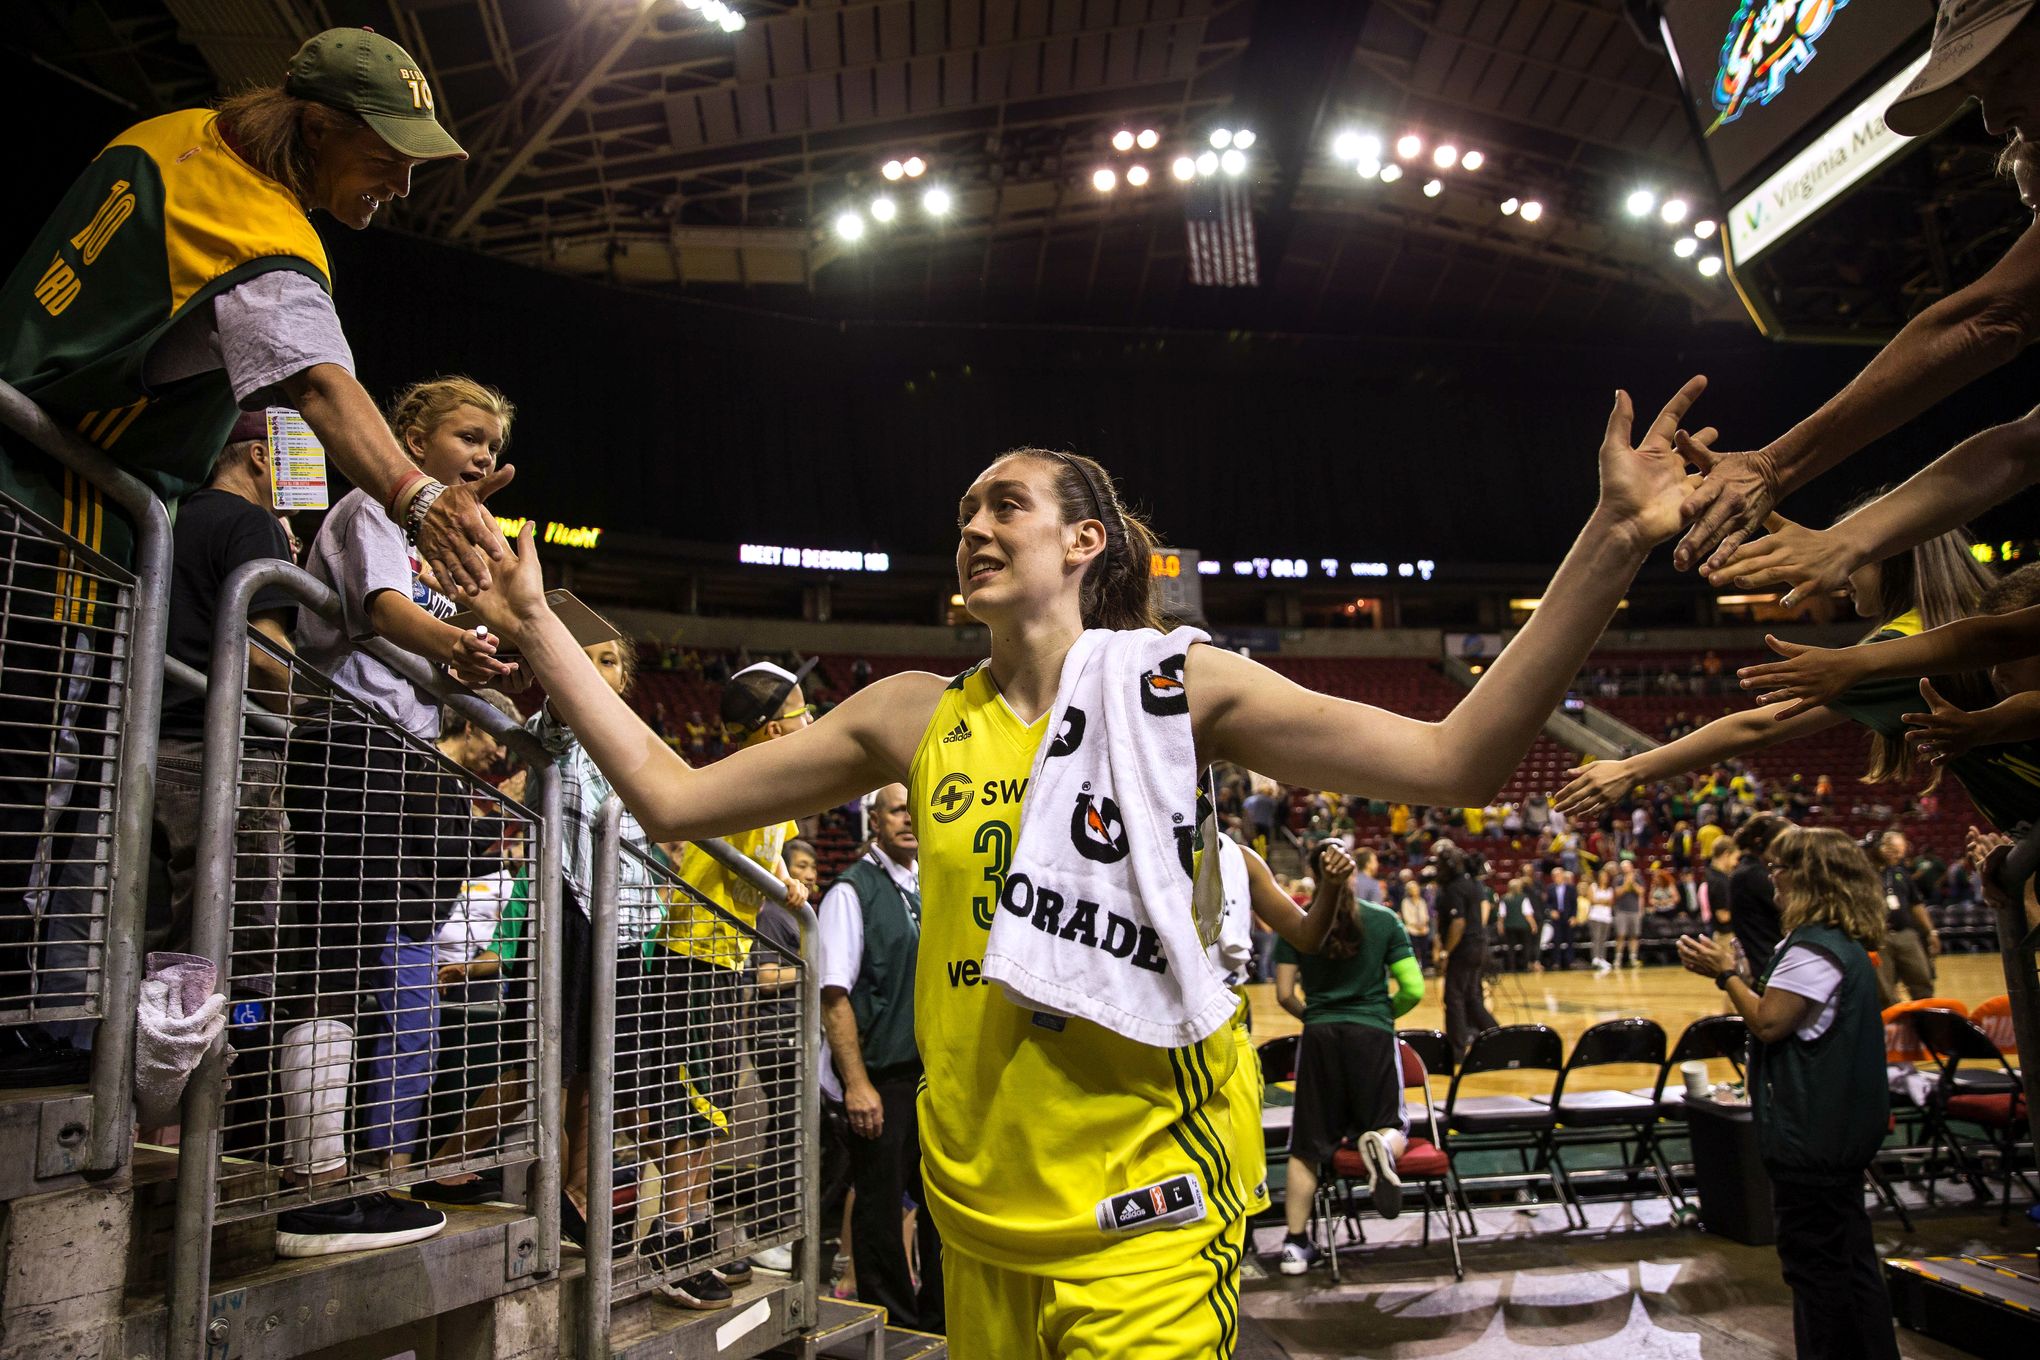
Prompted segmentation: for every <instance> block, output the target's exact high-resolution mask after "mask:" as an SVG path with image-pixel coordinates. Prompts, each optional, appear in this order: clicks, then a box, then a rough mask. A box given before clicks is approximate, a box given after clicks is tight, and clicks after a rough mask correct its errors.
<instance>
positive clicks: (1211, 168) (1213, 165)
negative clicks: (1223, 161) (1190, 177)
mask: <svg viewBox="0 0 2040 1360" xmlns="http://www.w3.org/2000/svg"><path fill="white" fill-rule="evenodd" d="M1197 173H1198V174H1200V175H1215V174H1217V173H1218V153H1217V152H1216V151H1207V152H1205V153H1204V154H1203V155H1201V156H1199V157H1198V158H1197Z"/></svg>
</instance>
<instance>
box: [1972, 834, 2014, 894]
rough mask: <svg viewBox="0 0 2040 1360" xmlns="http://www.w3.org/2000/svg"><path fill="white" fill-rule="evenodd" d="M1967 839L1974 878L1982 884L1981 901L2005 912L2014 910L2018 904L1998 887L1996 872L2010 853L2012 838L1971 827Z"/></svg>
mask: <svg viewBox="0 0 2040 1360" xmlns="http://www.w3.org/2000/svg"><path fill="white" fill-rule="evenodd" d="M1968 839H1969V862H1970V863H1971V864H1973V865H1975V866H1976V876H1977V878H1978V879H1979V880H1981V881H1982V883H1983V900H1984V901H1986V902H1988V903H1990V904H1991V905H1992V906H1994V907H1998V908H2001V909H2003V910H2006V911H2011V910H2015V909H2016V908H2017V905H2018V904H2017V903H2016V902H2014V901H2013V900H2012V899H2011V898H2010V897H2007V896H2006V895H2005V890H2004V889H2003V888H2001V887H1999V886H1998V871H1999V870H2000V869H2002V868H2004V867H2005V857H2006V856H2007V855H2009V854H2011V853H2012V844H2013V842H2012V838H2011V837H2010V836H2007V835H2005V834H2004V833H2003V832H2002V831H1980V830H1978V829H1977V828H1976V827H1973V826H1972V827H1970V828H1969V838H1968Z"/></svg>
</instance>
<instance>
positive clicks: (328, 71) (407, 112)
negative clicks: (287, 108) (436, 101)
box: [283, 28, 467, 161]
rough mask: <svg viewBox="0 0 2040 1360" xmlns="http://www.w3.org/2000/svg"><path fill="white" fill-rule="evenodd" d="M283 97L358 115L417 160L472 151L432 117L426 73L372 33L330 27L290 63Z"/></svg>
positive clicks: (407, 55)
mask: <svg viewBox="0 0 2040 1360" xmlns="http://www.w3.org/2000/svg"><path fill="white" fill-rule="evenodd" d="M283 89H284V93H286V94H292V95H296V96H297V97H298V98H300V99H309V100H312V101H313V102H314V103H319V104H324V105H327V106H328V107H330V108H336V109H343V110H345V111H346V112H348V113H352V114H357V115H359V116H360V118H361V120H362V121H363V122H364V123H367V124H368V125H369V127H371V128H373V129H374V130H375V134H376V135H377V136H378V137H381V138H382V139H383V140H384V141H386V142H388V143H389V144H390V145H391V146H392V147H393V148H395V149H396V150H397V151H398V152H400V153H402V154H403V155H406V156H410V157H412V158H413V159H414V160H421V161H436V160H445V159H447V158H448V157H453V156H457V157H459V158H460V159H461V160H466V159H467V152H465V151H463V150H462V149H461V145H460V143H459V142H456V141H455V140H453V137H452V136H451V134H449V133H448V132H447V130H446V129H445V128H443V127H441V126H439V120H438V119H437V118H435V117H434V116H433V113H432V87H431V86H430V85H428V84H426V82H425V68H424V67H422V66H420V65H419V64H418V63H417V61H415V60H414V59H413V58H412V56H411V54H410V53H409V52H406V51H405V50H404V49H403V48H401V47H399V46H397V45H396V44H395V43H393V42H391V41H390V40H389V39H388V38H385V37H383V36H382V35H381V34H380V33H377V32H376V31H375V30H374V29H372V28H329V29H327V30H326V31H325V32H324V33H319V34H315V35H314V36H312V37H310V38H307V39H306V40H305V45H304V46H303V47H300V48H299V49H298V50H297V54H296V55H295V56H293V57H292V58H291V59H290V68H289V70H288V71H287V72H286V73H285V75H284V78H283Z"/></svg>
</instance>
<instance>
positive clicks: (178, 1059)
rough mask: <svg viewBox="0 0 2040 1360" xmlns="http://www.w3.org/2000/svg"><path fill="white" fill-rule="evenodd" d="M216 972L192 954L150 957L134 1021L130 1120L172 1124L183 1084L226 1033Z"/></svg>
mask: <svg viewBox="0 0 2040 1360" xmlns="http://www.w3.org/2000/svg"><path fill="white" fill-rule="evenodd" d="M218 977H219V971H218V970H217V969H216V968H214V967H213V965H212V961H211V960H209V959H202V958H199V957H198V956H197V955H195V954H168V953H156V954H151V955H149V959H148V965H147V968H146V969H145V971H144V975H143V977H142V988H141V1001H140V1004H139V1006H138V1007H137V1009H136V1015H135V1021H136V1024H135V1117H136V1118H137V1119H138V1120H140V1122H141V1124H142V1125H143V1127H145V1128H146V1127H153V1126H155V1125H158V1124H169V1123H173V1122H175V1121H176V1119H177V1106H178V1103H179V1102H180V1101H181V1100H183V1098H184V1086H185V1083H186V1082H188V1081H190V1080H191V1074H192V1073H193V1072H194V1071H196V1070H197V1069H198V1065H199V1063H201V1062H203V1061H204V1060H205V1055H206V1053H207V1051H208V1050H209V1049H211V1048H212V1046H213V1045H214V1044H216V1043H218V1042H219V1041H220V1036H221V1035H222V1034H224V1033H226V1028H227V1016H226V1009H227V999H226V998H225V997H224V996H221V995H220V994H219V993H217V992H215V991H214V990H213V986H214V984H215V982H216V981H217V980H218Z"/></svg>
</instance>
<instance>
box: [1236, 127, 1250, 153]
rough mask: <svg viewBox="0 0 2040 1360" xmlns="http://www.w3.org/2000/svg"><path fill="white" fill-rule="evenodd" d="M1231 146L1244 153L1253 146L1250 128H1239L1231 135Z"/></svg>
mask: <svg viewBox="0 0 2040 1360" xmlns="http://www.w3.org/2000/svg"><path fill="white" fill-rule="evenodd" d="M1232 144H1233V145H1234V146H1236V147H1238V148H1239V149H1240V150H1242V151H1245V150H1246V149H1247V148H1248V147H1250V146H1252V145H1253V144H1254V130H1253V129H1252V128H1241V129H1240V130H1239V131H1238V132H1235V133H1234V134H1233V135H1232Z"/></svg>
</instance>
